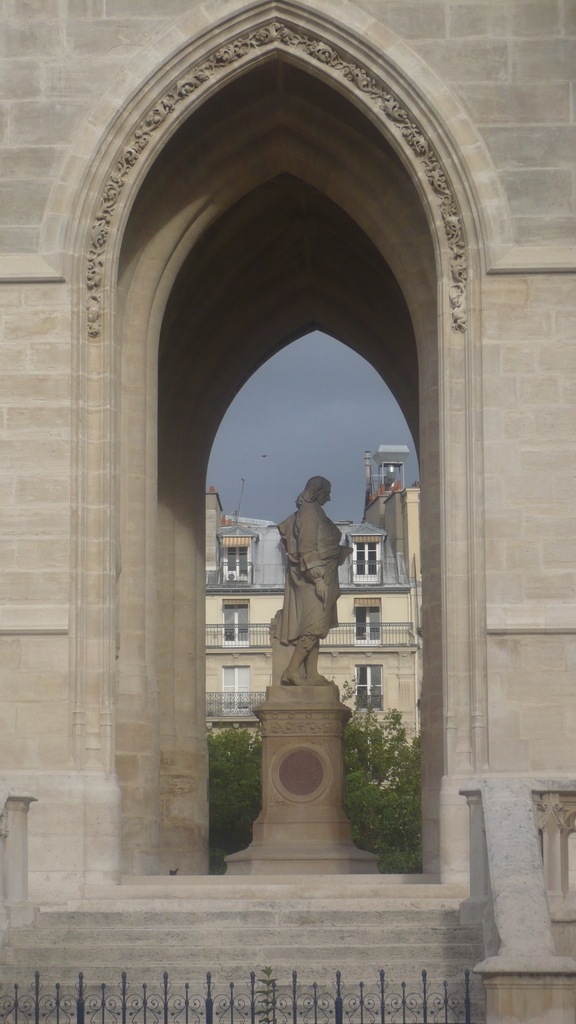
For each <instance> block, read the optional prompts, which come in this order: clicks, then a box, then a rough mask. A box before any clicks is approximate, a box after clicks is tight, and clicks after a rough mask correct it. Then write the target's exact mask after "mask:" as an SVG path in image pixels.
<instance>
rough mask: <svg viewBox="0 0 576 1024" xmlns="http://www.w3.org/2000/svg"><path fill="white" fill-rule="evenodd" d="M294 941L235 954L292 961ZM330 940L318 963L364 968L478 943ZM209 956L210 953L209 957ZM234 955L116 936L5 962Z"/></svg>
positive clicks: (161, 960)
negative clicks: (344, 960) (342, 961)
mask: <svg viewBox="0 0 576 1024" xmlns="http://www.w3.org/2000/svg"><path fill="white" fill-rule="evenodd" d="M291 938H292V941H287V938H286V936H285V935H278V934H267V935H263V936H262V937H261V938H259V939H258V940H256V939H253V940H252V941H251V942H246V943H244V944H242V945H241V946H240V944H238V946H237V947H236V949H237V950H240V949H241V950H242V957H243V959H244V958H248V959H250V957H251V954H252V955H253V956H256V957H257V961H258V962H260V959H261V954H262V951H265V950H269V951H270V956H271V957H272V958H274V957H276V959H280V960H281V961H282V962H284V961H286V960H290V959H291V958H294V955H295V951H300V955H301V953H302V950H303V948H306V947H303V944H302V943H300V944H299V943H298V941H297V938H296V937H291ZM331 939H332V937H331V936H330V937H326V936H325V937H324V943H323V944H320V943H315V944H313V945H311V946H310V947H309V948H310V950H311V951H312V950H314V959H315V960H318V961H327V960H334V959H336V960H337V959H338V957H340V958H341V957H343V956H345V957H348V958H349V957H350V955H352V954H353V955H354V957H355V958H356V959H357V960H358V962H364V960H365V959H366V958H368V959H369V960H378V961H380V960H382V959H386V960H390V959H404V960H411V959H420V960H427V959H430V958H432V959H435V960H437V959H441V958H442V957H451V956H461V957H463V958H469V957H472V956H474V954H475V952H476V950H477V943H473V942H458V941H453V940H452V941H451V940H450V939H447V940H441V941H440V942H438V941H436V942H428V943H425V942H408V941H406V942H397V943H390V942H388V941H387V940H386V937H385V936H382V941H381V942H380V943H379V944H378V947H377V955H376V956H375V944H374V943H373V942H370V941H369V939H367V938H366V937H365V936H364V937H363V936H362V935H360V934H358V935H356V936H354V937H353V939H351V940H348V941H347V942H346V945H345V947H344V948H342V946H341V945H340V944H339V942H338V940H336V941H335V942H332V941H331ZM208 951H209V952H208ZM230 952H233V948H232V947H230V945H229V944H228V943H225V942H224V941H221V942H215V943H214V944H208V945H206V944H204V943H201V944H199V945H187V944H183V943H180V944H178V945H167V944H165V943H153V942H152V941H151V940H150V941H149V942H148V943H138V944H136V943H133V944H130V945H128V944H127V943H122V942H117V941H116V937H115V936H110V941H109V943H108V944H107V945H94V946H89V945H87V946H86V947H79V946H78V944H77V943H73V944H70V945H64V944H55V945H52V946H36V947H22V946H16V945H14V944H12V943H10V945H8V946H7V947H6V949H5V951H4V954H3V957H2V959H3V962H4V963H5V964H10V963H11V964H17V963H19V962H22V959H23V955H24V954H25V955H26V957H27V959H29V960H30V961H35V962H36V963H37V965H38V966H40V965H41V964H58V963H74V962H75V963H78V964H79V968H80V969H81V967H82V963H90V962H91V961H92V960H93V959H95V960H97V961H98V962H99V963H110V964H116V963H118V962H119V958H120V960H122V958H123V962H124V963H130V962H134V961H140V960H141V959H142V958H143V957H146V958H147V959H148V961H149V962H150V963H157V964H166V966H167V967H168V965H169V964H173V963H184V962H186V961H191V960H194V961H198V960H203V961H204V962H206V961H214V960H215V959H217V960H221V959H222V957H223V956H226V955H229V954H230Z"/></svg>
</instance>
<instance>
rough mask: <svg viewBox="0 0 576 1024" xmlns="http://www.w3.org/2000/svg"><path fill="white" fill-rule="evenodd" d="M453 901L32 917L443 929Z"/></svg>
mask: <svg viewBox="0 0 576 1024" xmlns="http://www.w3.org/2000/svg"><path fill="white" fill-rule="evenodd" d="M458 910H459V904H457V905H456V906H455V907H441V908H430V909H428V908H426V907H421V906H413V905H412V904H406V905H400V906H398V904H397V903H396V902H395V903H394V905H393V906H392V907H389V906H388V905H387V904H385V905H384V906H381V905H379V904H378V903H375V902H374V901H370V902H369V903H368V905H367V906H365V905H363V903H361V902H359V901H335V902H334V906H331V907H330V906H328V907H327V906H325V904H324V903H322V904H319V905H316V906H310V903H309V901H302V902H301V903H299V904H292V903H286V902H284V901H282V902H281V901H277V902H276V901H269V902H265V903H256V902H254V903H252V904H250V903H245V902H241V903H238V904H237V905H234V906H229V905H224V906H223V905H221V904H215V903H213V902H210V903H209V904H208V905H201V904H200V905H199V904H198V902H196V903H195V904H194V906H193V908H192V909H190V910H186V909H178V910H175V909H174V907H173V906H172V907H171V908H170V909H169V910H162V911H157V910H153V909H151V908H149V909H148V910H145V911H144V910H136V909H134V910H132V909H131V908H126V907H125V906H124V905H117V907H116V909H113V908H111V907H108V908H106V909H104V910H93V911H84V910H74V911H61V910H58V911H56V910H54V911H52V910H42V911H41V912H40V913H39V914H38V915H37V922H36V927H37V928H44V927H46V928H52V927H55V926H58V925H62V924H69V923H70V922H71V921H73V922H74V926H75V927H77V928H78V929H82V928H90V929H92V928H94V927H99V926H102V927H106V926H114V927H121V926H124V925H125V926H127V927H130V926H132V925H134V926H135V927H143V926H150V927H158V925H159V923H162V924H163V925H165V926H168V927H176V928H181V927H186V926H190V927H192V926H196V925H202V926H206V927H210V926H211V923H212V922H214V923H216V924H217V925H218V926H221V925H222V924H225V923H226V922H231V923H233V922H237V921H238V920H240V919H241V920H242V921H243V922H246V923H248V922H250V923H253V924H254V926H255V927H259V926H260V925H266V924H268V923H270V922H274V923H280V924H286V925H287V926H290V927H292V926H294V927H304V926H306V925H318V924H321V925H326V926H329V927H332V925H333V924H334V923H336V922H337V921H339V920H340V921H342V920H346V919H347V916H348V917H352V918H353V919H354V920H361V922H362V925H364V924H370V925H373V924H378V925H379V926H382V922H383V921H385V922H390V923H394V924H395V925H396V926H402V925H405V926H406V927H417V926H418V925H423V926H424V925H434V926H438V927H442V928H443V927H446V926H449V925H450V924H455V925H458V922H459V914H458Z"/></svg>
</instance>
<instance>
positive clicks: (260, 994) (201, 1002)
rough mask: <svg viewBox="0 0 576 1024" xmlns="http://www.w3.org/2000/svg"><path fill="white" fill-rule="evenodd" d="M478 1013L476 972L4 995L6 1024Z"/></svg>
mask: <svg viewBox="0 0 576 1024" xmlns="http://www.w3.org/2000/svg"><path fill="white" fill-rule="evenodd" d="M474 1012H475V1016H474V1018H473V1016H472V998H471V983H470V972H469V971H465V972H464V976H463V978H462V980H461V981H460V982H453V983H451V984H449V983H448V982H446V981H444V982H440V983H438V984H431V983H430V982H429V980H428V976H427V973H426V971H422V974H421V976H420V979H419V981H418V982H417V983H415V984H414V985H410V984H407V983H405V982H402V983H401V984H400V985H399V986H392V985H390V983H389V982H388V980H387V978H386V975H385V972H384V971H380V972H379V976H378V979H377V981H376V983H375V984H374V985H373V986H370V985H365V984H364V983H363V982H360V983H359V984H358V985H354V986H352V987H349V986H346V985H344V983H343V982H342V977H341V974H340V971H337V972H336V976H335V981H334V984H333V985H332V986H319V985H317V984H313V985H301V984H300V983H299V981H298V978H297V975H296V972H295V971H294V972H293V974H292V980H291V982H290V983H289V984H288V985H279V984H278V983H277V981H276V980H274V979H273V978H272V977H271V972H270V971H269V969H265V970H264V971H263V972H262V974H261V976H258V975H257V974H256V973H254V972H252V973H251V974H250V980H249V982H248V984H247V985H245V986H236V985H235V984H234V983H232V982H231V983H230V984H228V985H226V986H225V987H224V988H222V989H221V990H218V989H217V988H216V986H215V984H214V982H213V980H212V975H211V974H207V975H206V981H205V983H204V985H203V987H202V991H200V992H194V991H192V990H191V987H190V985H189V984H184V985H179V986H174V985H172V984H171V982H170V980H169V977H168V974H167V973H164V975H163V979H162V983H161V985H159V986H158V988H157V989H156V988H154V987H150V986H148V985H147V984H143V985H141V986H138V987H136V986H132V985H130V984H129V982H128V980H127V976H126V973H123V974H122V980H121V982H120V984H119V985H117V986H115V987H111V988H109V987H108V986H107V985H100V986H98V987H90V986H89V985H87V983H86V980H85V978H84V975H83V974H80V975H79V976H78V983H77V985H76V986H75V988H74V989H73V990H66V989H65V988H63V987H61V986H60V985H55V986H54V988H53V989H51V990H47V989H46V988H45V987H44V985H43V984H42V983H41V981H40V975H39V973H38V972H36V975H35V980H34V984H33V985H32V986H31V987H30V989H29V990H25V989H21V988H20V987H19V986H18V985H14V986H13V988H12V989H11V990H10V991H9V992H5V993H3V994H0V1024H41V1022H42V1024H480V1022H481V1020H482V1010H481V1009H480V1010H478V1009H475V1011H474Z"/></svg>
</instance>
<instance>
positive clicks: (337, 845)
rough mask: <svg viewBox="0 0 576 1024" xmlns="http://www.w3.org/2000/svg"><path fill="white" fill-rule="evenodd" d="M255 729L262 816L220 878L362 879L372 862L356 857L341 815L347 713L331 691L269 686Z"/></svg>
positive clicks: (370, 870)
mask: <svg viewBox="0 0 576 1024" xmlns="http://www.w3.org/2000/svg"><path fill="white" fill-rule="evenodd" d="M254 710H255V714H256V715H257V716H258V718H259V720H260V722H261V724H262V811H261V813H260V815H259V817H258V818H257V820H256V821H255V822H254V839H253V842H252V843H251V844H250V846H249V847H248V848H247V849H246V850H242V851H240V853H234V854H231V855H230V856H229V857H227V858H226V860H227V863H228V874H234V875H250V874H275V875H278V874H307V875H308V874H368V873H376V872H377V871H378V860H377V857H376V856H375V854H372V853H366V852H365V851H364V850H358V849H357V848H356V847H355V846H354V844H353V842H352V826H351V825H350V822H349V821H348V818H347V817H346V814H345V813H344V808H343V800H344V748H343V729H344V726H345V724H346V722H347V721H348V719H349V717H350V714H351V712H350V709H349V708H347V707H346V706H345V705H344V704H341V703H340V696H339V692H338V687H337V686H335V685H334V683H329V684H328V685H324V686H277V685H276V686H269V687H268V689H267V691H266V700H265V702H264V704H261V705H260V706H259V707H258V708H255V709H254Z"/></svg>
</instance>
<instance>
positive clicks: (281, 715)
mask: <svg viewBox="0 0 576 1024" xmlns="http://www.w3.org/2000/svg"><path fill="white" fill-rule="evenodd" d="M341 730H342V726H341V719H340V714H339V713H336V714H329V713H323V714H318V712H316V713H315V714H314V713H312V712H309V711H291V712H289V713H287V712H286V711H281V712H277V711H272V712H270V713H269V714H267V715H266V717H265V719H263V720H262V735H263V736H339V735H340V733H341Z"/></svg>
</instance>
